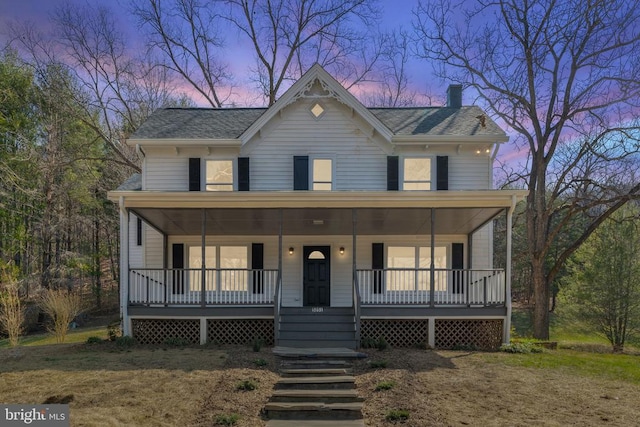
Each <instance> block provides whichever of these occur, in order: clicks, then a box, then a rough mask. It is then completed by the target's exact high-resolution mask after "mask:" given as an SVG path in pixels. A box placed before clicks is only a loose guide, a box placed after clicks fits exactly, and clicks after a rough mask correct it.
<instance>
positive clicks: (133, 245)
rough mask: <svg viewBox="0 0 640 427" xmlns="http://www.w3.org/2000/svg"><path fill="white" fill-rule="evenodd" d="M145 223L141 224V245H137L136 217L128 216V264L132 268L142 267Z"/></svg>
mask: <svg viewBox="0 0 640 427" xmlns="http://www.w3.org/2000/svg"><path fill="white" fill-rule="evenodd" d="M144 229H145V225H144V223H143V224H142V243H143V244H142V245H140V246H138V239H137V237H138V217H137V216H135V215H133V214H131V215H130V216H129V265H130V266H131V267H132V268H140V267H144V243H145V242H144V235H145V230H144Z"/></svg>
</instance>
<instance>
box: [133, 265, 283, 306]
mask: <svg viewBox="0 0 640 427" xmlns="http://www.w3.org/2000/svg"><path fill="white" fill-rule="evenodd" d="M204 280H205V283H204V286H203V283H202V270H201V269H199V268H197V269H188V268H184V269H171V268H143V269H137V268H135V269H130V270H129V289H128V295H129V303H130V304H146V305H149V304H184V305H199V304H202V302H203V299H202V292H203V289H204V296H205V298H204V303H205V304H207V305H231V304H249V305H271V304H273V301H274V293H275V289H276V283H277V281H278V270H253V269H226V268H217V269H206V270H205V275H204Z"/></svg>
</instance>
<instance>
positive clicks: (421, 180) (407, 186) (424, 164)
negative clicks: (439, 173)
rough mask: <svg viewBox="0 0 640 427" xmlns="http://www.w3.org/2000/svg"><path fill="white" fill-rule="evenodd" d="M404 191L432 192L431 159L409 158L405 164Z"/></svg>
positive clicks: (405, 160)
mask: <svg viewBox="0 0 640 427" xmlns="http://www.w3.org/2000/svg"><path fill="white" fill-rule="evenodd" d="M402 166H403V180H402V189H403V190H408V191H412V190H413V191H415V190H423V191H424V190H431V159H430V158H428V157H407V158H405V159H404V162H403V165H402Z"/></svg>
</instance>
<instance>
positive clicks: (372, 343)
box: [360, 337, 378, 348]
mask: <svg viewBox="0 0 640 427" xmlns="http://www.w3.org/2000/svg"><path fill="white" fill-rule="evenodd" d="M360 346H361V347H362V348H376V347H377V346H378V341H377V340H374V339H373V338H370V337H367V338H362V340H360Z"/></svg>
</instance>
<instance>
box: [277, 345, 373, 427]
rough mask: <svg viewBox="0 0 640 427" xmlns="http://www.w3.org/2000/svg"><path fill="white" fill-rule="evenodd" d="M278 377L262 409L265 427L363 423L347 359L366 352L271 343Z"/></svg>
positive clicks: (356, 426)
mask: <svg viewBox="0 0 640 427" xmlns="http://www.w3.org/2000/svg"><path fill="white" fill-rule="evenodd" d="M273 352H274V353H275V354H276V355H278V356H279V357H280V360H281V363H280V374H281V376H282V378H281V379H280V381H278V383H277V384H276V385H275V387H274V388H275V389H274V392H273V394H272V396H271V399H270V400H269V402H268V403H267V404H266V405H265V408H264V410H265V413H266V414H267V417H268V418H269V421H268V422H267V427H293V426H296V427H329V426H333V427H336V426H344V427H364V421H363V420H362V404H363V399H362V398H361V397H359V396H358V393H357V391H356V390H355V378H354V377H353V375H352V374H353V365H352V364H351V363H350V362H348V360H349V359H356V358H363V357H366V355H363V354H362V353H358V352H355V351H353V350H349V349H346V348H332V349H319V348H316V349H297V348H287V347H275V348H274V349H273Z"/></svg>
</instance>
